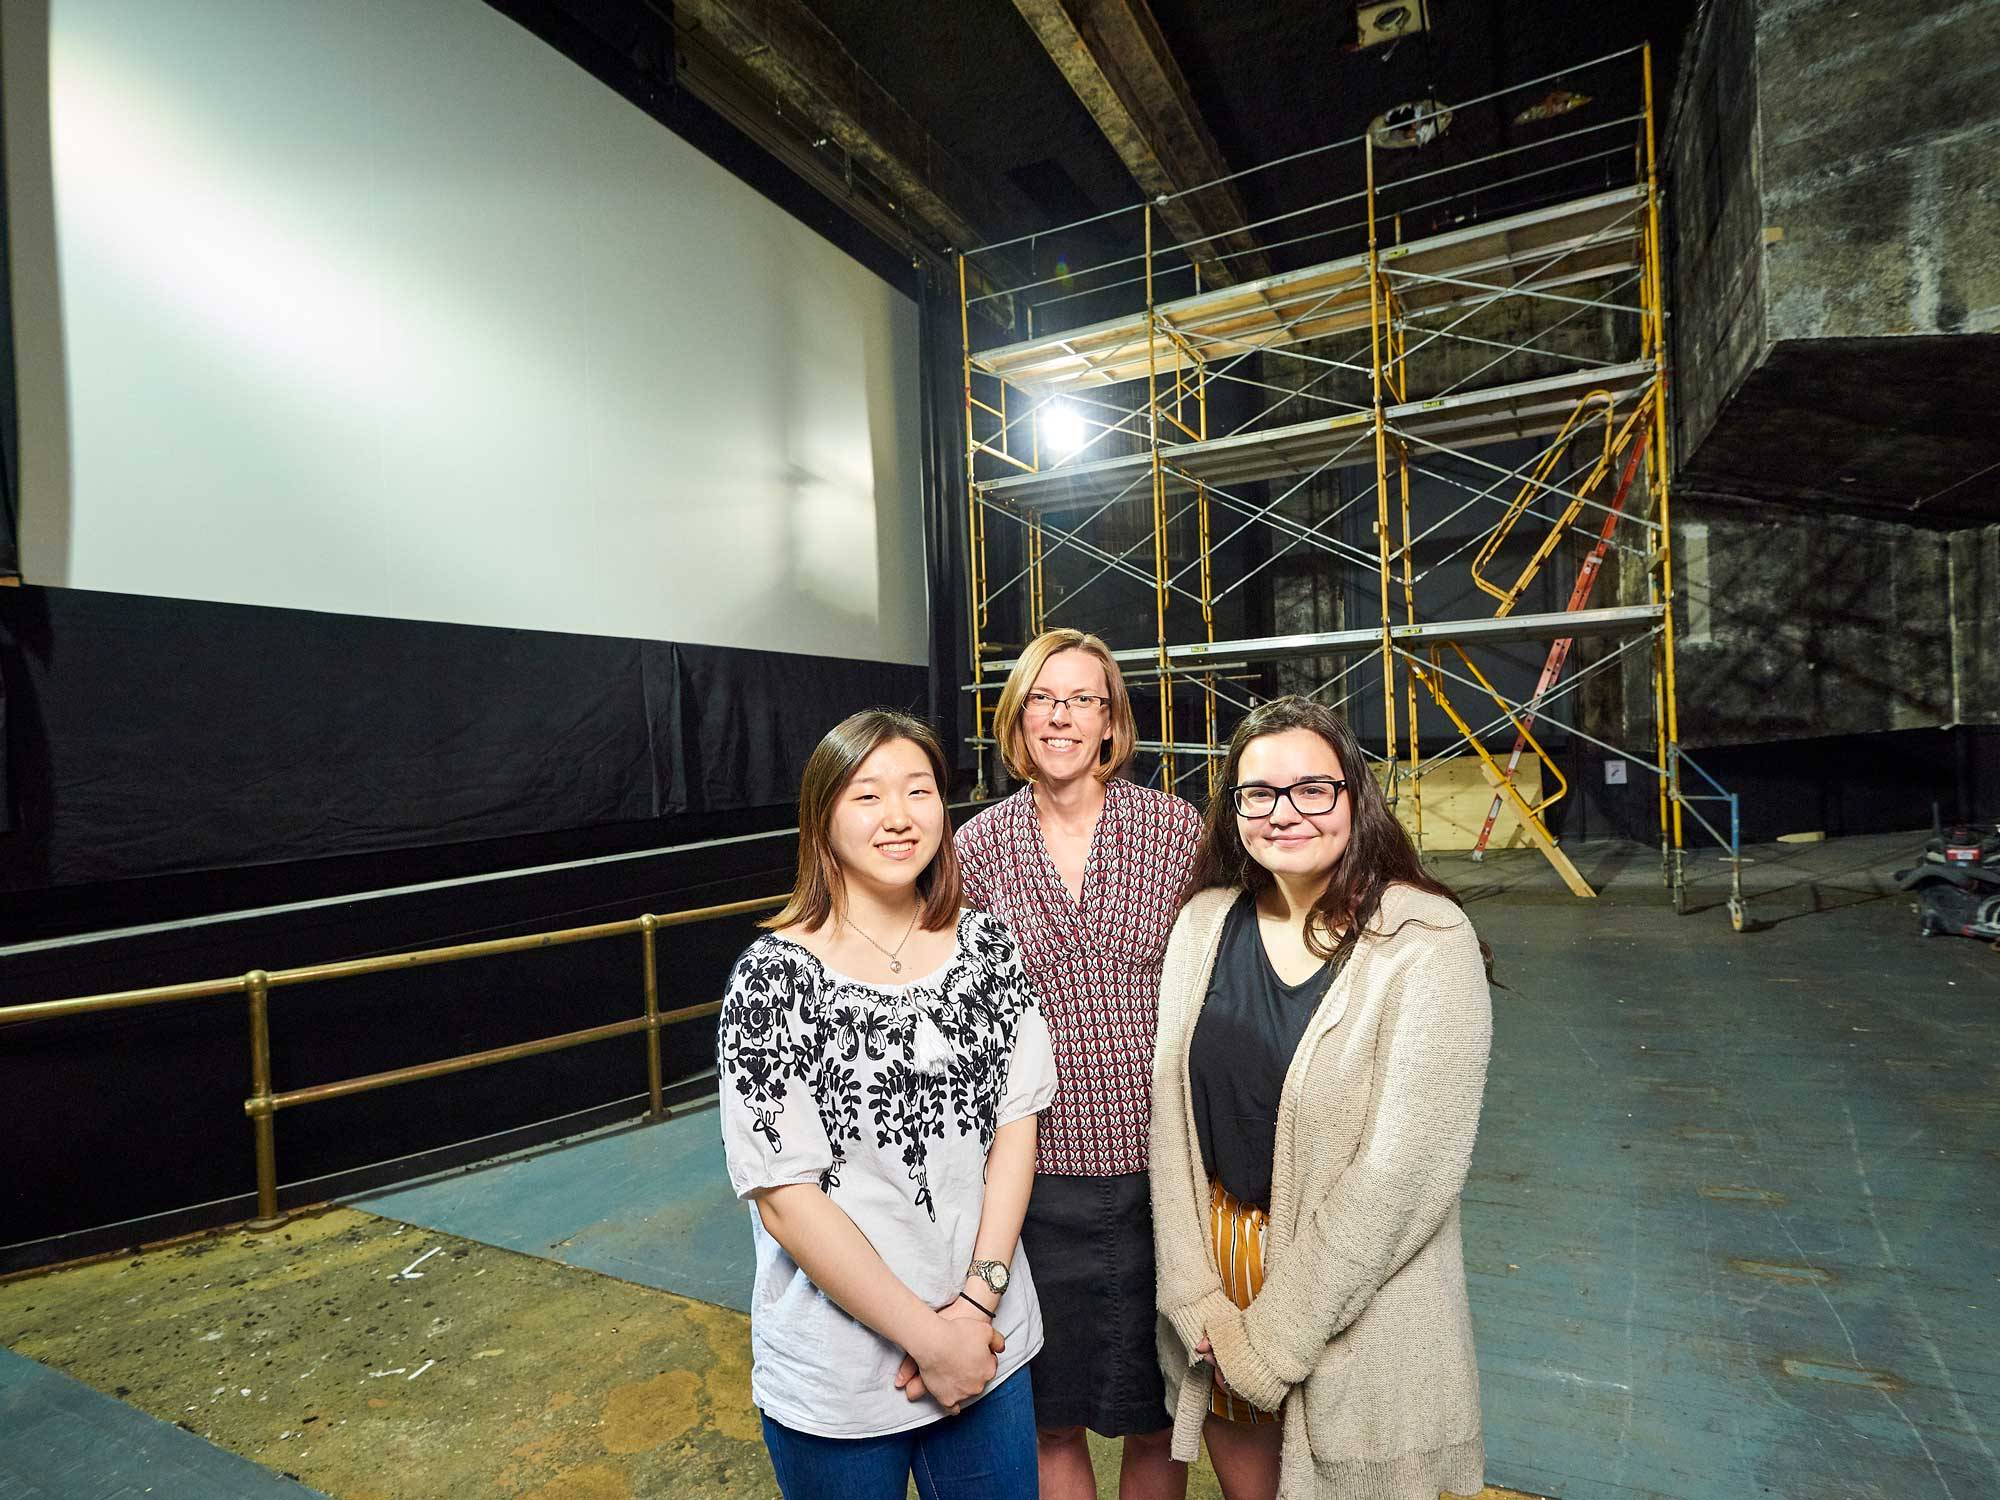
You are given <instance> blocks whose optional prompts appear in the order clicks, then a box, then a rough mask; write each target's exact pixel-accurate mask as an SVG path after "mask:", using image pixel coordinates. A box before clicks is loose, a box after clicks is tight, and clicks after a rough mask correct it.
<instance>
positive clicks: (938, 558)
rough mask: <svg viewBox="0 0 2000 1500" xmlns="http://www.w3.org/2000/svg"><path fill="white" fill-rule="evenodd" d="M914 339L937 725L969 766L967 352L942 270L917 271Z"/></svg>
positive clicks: (931, 704) (931, 703)
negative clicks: (962, 436) (963, 428)
mask: <svg viewBox="0 0 2000 1500" xmlns="http://www.w3.org/2000/svg"><path fill="white" fill-rule="evenodd" d="M915 291H916V297H917V338H918V343H919V344H920V345H921V354H920V360H919V364H920V370H921V377H920V378H921V396H920V405H921V407H922V418H923V483H924V582H925V586H926V589H927V591H928V594H929V598H930V613H931V639H930V684H929V699H928V709H929V717H930V721H931V723H932V724H934V725H936V726H937V731H938V733H939V734H940V735H943V736H944V737H945V739H946V740H947V741H948V742H949V743H948V745H947V749H948V751H949V753H950V754H951V755H952V756H953V757H954V763H955V764H958V765H961V766H964V765H967V764H969V763H970V761H969V757H968V756H967V753H966V751H965V736H966V735H968V734H970V733H971V711H970V705H969V704H968V703H967V701H966V695H965V694H964V693H963V692H962V691H960V687H961V684H963V683H964V682H966V681H967V679H968V675H969V672H968V665H967V655H966V652H967V646H968V642H967V636H966V616H965V601H966V596H967V593H968V590H969V587H970V585H969V583H968V581H967V579H966V576H965V469H964V464H963V459H962V456H961V455H962V452H963V450H962V448H961V447H960V443H959V433H958V426H959V423H960V422H961V421H963V420H964V413H963V407H962V406H961V402H962V400H963V391H962V388H961V387H962V384H963V375H962V351H961V349H960V347H959V324H958V306H957V299H956V294H955V292H953V291H952V290H951V289H949V288H947V287H946V286H945V284H944V282H943V278H942V277H941V275H940V274H939V269H938V268H937V267H934V266H932V267H927V266H923V265H919V266H918V267H917V269H916V276H915Z"/></svg>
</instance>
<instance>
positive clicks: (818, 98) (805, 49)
mask: <svg viewBox="0 0 2000 1500" xmlns="http://www.w3.org/2000/svg"><path fill="white" fill-rule="evenodd" d="M674 16H675V19H676V21H677V23H678V24H680V25H681V26H683V27H690V26H691V27H694V28H698V29H699V30H700V31H701V32H702V33H703V35H704V37H705V38H706V40H707V41H708V42H710V43H711V44H713V45H714V46H715V47H716V48H717V49H718V50H719V51H721V52H723V53H725V54H727V55H728V56H729V57H731V58H732V59H734V60H735V62H736V63H737V64H739V65H740V66H741V67H742V68H743V69H744V70H745V71H746V72H748V73H749V74H751V75H752V76H753V77H755V78H756V79H757V80H758V81H759V82H760V83H761V84H762V85H763V86H765V87H767V88H768V89H770V90H771V92H772V95H773V96H774V98H775V99H776V100H777V102H778V104H779V107H780V108H781V109H787V110H795V111H796V112H797V113H798V114H799V115H800V116H801V117H803V118H804V119H807V120H810V121H812V122H813V124H814V125H815V126H816V127H817V128H818V129H819V130H820V131H822V132H823V133H824V134H825V135H826V137H827V138H828V140H829V142H830V143H831V144H834V145H837V146H839V147H840V149H841V150H842V151H843V152H845V153H846V154H847V156H848V157H849V158H851V159H852V160H853V161H854V162H856V163H858V164H859V165H861V166H863V167H865V168H866V169H867V171H868V173H869V175H870V176H872V177H873V178H874V179H875V180H876V181H877V182H879V183H881V184H882V186H883V187H884V188H886V189H887V190H888V192H889V193H890V194H891V195H893V198H894V200H895V205H894V206H895V208H896V211H897V212H899V213H903V212H906V213H908V214H909V215H910V216H911V217H912V218H913V219H915V220H917V221H919V222H920V223H921V225H922V226H923V227H924V228H925V229H926V230H927V231H928V232H929V233H930V235H931V236H932V237H933V238H934V239H935V240H936V243H937V245H938V246H939V247H942V248H947V249H959V250H963V249H969V248H971V247H973V246H976V245H979V244H981V243H983V242H984V241H985V240H986V239H987V238H988V236H987V235H986V234H984V233H983V232H982V231H981V230H980V228H979V227H978V224H977V221H976V220H975V219H974V218H973V216H972V213H971V211H970V207H969V205H972V204H976V203H979V202H982V201H984V199H985V198H986V196H987V194H986V193H984V192H983V191H982V190H981V189H980V188H979V186H978V183H977V182H976V180H975V179H974V178H973V176H972V174H971V173H969V172H967V171H966V170H965V168H964V167H962V166H960V165H959V164H958V163H957V162H956V161H954V160H953V159H952V158H951V156H950V155H949V154H947V153H946V151H945V150H944V148H943V147H941V146H939V145H938V143H937V142H936V141H935V140H934V139H933V138H932V137H931V135H930V134H929V132H927V131H926V130H925V129H924V128H923V127H922V126H921V125H919V124H917V122H916V121H915V120H914V119H912V118H911V116H910V114H909V112H908V111H907V110H905V109H904V108H903V107H902V106H901V105H900V104H898V103H897V102H896V101H895V100H894V99H893V98H891V97H890V96H889V94H888V93H887V91H885V90H884V89H883V88H882V86H881V85H880V84H878V83H876V82H875V80H874V79H872V78H870V77H869V76H868V75H867V74H866V73H864V72H863V71H862V70H861V66H860V64H858V63H856V62H855V60H854V58H853V57H852V56H851V55H850V54H849V53H848V51H847V49H846V48H845V47H843V46H842V45H841V44H840V42H839V40H838V38H836V37H835V36H834V34H833V33H832V32H831V31H829V30H827V28H826V27H825V26H824V25H823V24H821V22H820V21H819V20H818V18H817V17H815V16H814V15H813V14H812V13H811V12H810V11H808V10H807V9H806V8H805V6H804V5H802V4H800V3H799V0H675V4H674Z"/></svg>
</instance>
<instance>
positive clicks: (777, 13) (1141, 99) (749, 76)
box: [492, 0, 1695, 281]
mask: <svg viewBox="0 0 2000 1500" xmlns="http://www.w3.org/2000/svg"><path fill="white" fill-rule="evenodd" d="M492 3H494V4H496V5H497V6H499V8H501V9H503V10H505V11H508V12H509V13H511V14H515V15H517V16H518V17H520V18H521V19H523V20H524V22H526V23H527V24H530V25H533V26H535V27H536V29H538V30H540V31H542V32H543V33H544V34H545V35H550V36H551V37H552V39H553V38H555V37H557V36H559V35H560V34H563V33H567V34H573V35H575V34H581V35H587V36H588V37H589V38H591V39H592V44H593V45H592V49H591V50H593V51H595V52H597V53H600V54H602V55H606V56H609V57H611V58H613V59H614V60H618V61H622V60H623V59H625V58H630V59H634V60H636V61H637V62H638V63H640V64H641V65H642V66H651V65H654V64H656V63H657V60H658V57H659V56H660V54H661V53H662V51H663V50H665V51H668V52H671V53H672V54H673V55H674V57H675V62H676V67H677V73H676V77H675V79H674V80H671V81H672V82H678V83H679V84H680V85H683V86H686V87H687V88H688V89H689V91H690V92H692V93H694V94H696V95H697V96H698V97H701V98H703V99H704V100H705V101H706V102H708V103H709V104H710V105H711V106H712V107H717V108H719V109H721V111H722V112H723V113H724V114H725V115H727V116H728V117H729V118H731V119H732V120H733V121H734V122H735V123H736V124H737V125H738V126H739V128H743V129H745V130H746V131H747V132H748V133H750V134H752V135H753V136H754V137H756V138H757V139H758V140H759V142H760V144H762V145H763V146H765V148H766V149H768V150H771V151H772V152H773V154H775V155H778V156H780V157H781V158H783V159H785V160H787V162H788V164H789V165H790V166H791V168H792V169H793V170H794V171H796V172H798V173H799V174H800V175H801V176H802V177H805V178H806V179H807V180H809V181H811V182H813V183H814V185H815V186H816V187H817V188H818V189H819V190H820V191H821V192H822V193H824V194H825V195H826V196H827V197H829V198H831V199H833V200H835V201H841V202H844V203H846V204H847V205H848V206H850V207H854V208H856V209H857V210H858V212H857V216H858V217H861V218H863V219H864V221H866V222H868V223H869V227H870V228H871V230H873V232H875V233H876V234H878V235H879V236H881V237H883V238H885V239H887V240H889V241H891V242H892V243H895V242H896V241H897V239H898V236H899V235H900V236H901V237H902V238H903V240H904V242H905V243H906V244H907V245H910V246H921V247H924V248H928V249H930V250H933V251H943V250H955V249H964V248H967V242H968V240H972V239H977V240H979V241H981V242H986V243H990V242H992V241H994V240H999V239H1010V238H1013V237H1014V236H1017V235H1025V234H1030V233H1036V232H1039V231H1048V230H1052V229H1056V228H1057V227H1058V226H1062V225H1065V224H1069V223H1071V222H1072V221H1074V220H1076V219H1079V218H1085V217H1089V216H1092V215H1095V214H1102V213H1107V212H1109V211H1112V210H1116V209H1121V208H1128V207H1130V206H1132V205H1134V204H1137V203H1138V202H1140V201H1141V200H1142V199H1144V198H1149V197H1154V196H1157V195H1158V194H1160V193H1162V192H1166V191H1170V190H1174V189H1177V188H1186V187H1191V186H1194V185H1195V184H1196V183H1197V182H1201V181H1207V180H1210V179H1211V178H1212V177H1213V176H1214V175H1216V174H1217V173H1236V172H1242V171H1244V170H1245V169H1246V168H1250V167H1254V166H1259V165H1261V164H1263V163H1267V162H1271V161H1273V160H1275V159H1277V158H1280V157H1283V156H1287V155H1290V154H1292V153H1295V152H1299V151H1303V150H1307V149H1309V148H1311V147H1314V146H1319V145H1323V144H1325V143H1327V142H1330V141H1334V140H1338V139H1341V138H1344V137H1349V136H1352V135H1354V134H1356V133H1357V132H1359V131H1361V130H1363V129H1364V128H1365V127H1366V126H1367V123H1368V122H1369V120H1371V119H1372V118H1373V117H1374V116H1376V115H1377V114H1379V113H1381V111H1383V110H1384V109H1387V108H1389V107H1391V106H1392V105H1396V104H1400V103H1404V102H1407V101H1411V100H1415V99H1421V98H1425V97H1432V98H1437V99H1442V100H1445V101H1447V102H1450V101H1456V100H1462V99H1466V98H1470V97H1472V96H1475V95H1479V94H1484V93H1486V92H1488V91H1490V90H1493V89H1495V88H1497V87H1499V86H1501V85H1502V84H1516V83H1520V82H1523V81H1525V80H1528V79H1531V78H1534V77H1537V76H1539V75H1541V74H1544V73H1548V72H1551V71H1553V70H1555V69H1558V68H1562V67H1565V66H1568V65H1571V64H1575V63H1578V62H1581V61H1584V60H1586V59H1589V58H1591V57H1594V56H1597V55H1600V54H1602V53H1605V52H1608V51H1612V50H1615V49H1617V48H1621V47H1627V46H1632V45H1634V44H1636V43H1638V42H1641V41H1645V40H1648V39H1650V40H1651V41H1652V42H1653V44H1654V51H1655V59H1654V64H1655V88H1656V96H1657V98H1658V100H1659V102H1660V106H1661V113H1662V114H1664V108H1665V102H1666V100H1667V98H1668V97H1669V96H1670V93H1671V87H1672V80H1673V71H1674V67H1675V64H1676V61H1677V57H1678V53H1679V50H1680V41H1681V37H1682V34H1683V32H1684V31H1685V29H1686V24H1687V21H1688V18H1689V16H1690V15H1691V14H1692V12H1693V10H1694V8H1695V0H1623V3H1619V4H1610V5H1606V4H1594V3H1577V0H1429V5H1430V18H1431V27H1430V29H1429V30H1428V31H1425V32H1421V33H1417V34H1413V35H1410V36H1407V37H1405V38H1403V39H1402V40H1400V41H1397V42H1395V43H1393V44H1390V45H1384V46H1375V47H1369V48H1365V49H1357V48H1356V47H1355V46H1354V41H1355V37H1356V22H1355V12H1354V6H1353V4H1352V0H1333V3H1319V4H1313V3H1289V4H1278V3H1241V4H1228V5H1218V4H1215V3H1212V0H915V3H911V4H905V5H893V6H892V5H883V4H881V3H880V0H672V3H670V0H492ZM552 18H553V19H552ZM570 50H572V51H574V49H570ZM579 60H580V61H581V60H584V59H581V58H580V59H579ZM585 65H586V66H593V67H594V65H593V63H591V62H589V61H586V63H585ZM1619 71H1620V73H1621V75H1622V76H1621V77H1619V78H1616V79H1614V78H1611V77H1604V78H1602V79H1600V80H1599V83H1597V84H1583V85H1581V87H1583V88H1584V89H1585V90H1586V91H1589V92H1592V93H1593V98H1592V100H1591V102H1590V103H1589V104H1588V105H1586V106H1584V107H1583V108H1581V109H1579V110H1578V111H1576V112H1575V113H1574V114H1572V115H1569V116H1565V117H1563V118H1562V119H1561V120H1560V121H1557V122H1552V123H1544V124H1541V125H1537V126H1533V127H1529V128H1528V130H1527V131H1526V133H1525V135H1526V138H1537V139H1547V138H1548V137H1550V136H1552V135H1557V134H1561V133H1564V132H1566V131H1569V130H1572V129H1575V128H1576V127H1578V126H1585V125H1589V124H1591V123H1593V122H1594V121H1597V120H1602V119H1607V118H1609V117H1610V116H1612V115H1614V114H1619V113H1625V112H1628V111H1630V110H1631V109H1633V108H1635V107H1636V106H1637V104H1638V102H1639V99H1638V88H1637V69H1636V67H1633V66H1630V65H1627V66H1625V67H1624V68H1622V69H1621V70H1619ZM662 81H663V82H668V81H669V80H662ZM1600 84H1601V86H1599V85H1600ZM724 96H728V97H724ZM1522 102H1523V98H1522V97H1516V98H1514V99H1512V100H1509V101H1507V103H1506V105H1505V107H1502V106H1500V105H1497V104H1496V105H1493V106H1488V107H1483V108H1479V109H1473V110H1464V111H1461V112H1460V114H1459V117H1458V118H1457V119H1456V120H1455V121H1454V122H1453V124H1452V127H1451V130H1450V131H1449V133H1448V134H1447V135H1446V136H1445V137H1444V138H1443V139H1441V140H1439V141H1437V142H1434V143H1432V144H1431V145H1430V146H1427V147H1426V148H1424V150H1423V151H1421V152H1398V153H1394V155H1395V156H1396V157H1398V158H1401V159H1402V161H1401V162H1399V163H1395V164H1392V166H1391V168H1390V170H1404V171H1415V170H1429V169H1432V168H1435V167H1438V166H1442V165H1448V164H1450V163H1453V162H1462V161H1466V160H1469V159H1471V158H1473V157H1475V156H1479V155H1482V154H1484V153H1486V152H1488V151H1492V150H1494V149H1498V148H1502V147H1505V146H1507V145H1510V144H1514V143H1515V141H1516V140H1517V139H1519V138H1523V134H1524V133H1523V131H1522V129H1521V127H1518V126H1516V125H1514V124H1513V123H1512V120H1511V115H1512V112H1513V111H1514V110H1515V109H1517V108H1518V107H1519V106H1520V104H1521V103H1522ZM759 110H762V111H763V112H764V113H765V114H766V115H767V116H768V118H767V119H764V120H762V121H761V122H759V121H755V120H752V119H751V118H750V117H751V116H753V115H755V114H757V113H758V111H759ZM1606 139H1608V136H1598V137H1594V138H1591V139H1589V140H1588V141H1586V142H1582V143H1579V144H1578V145H1577V146H1576V147H1574V148H1557V152H1558V154H1569V155H1577V154H1581V153H1582V152H1583V151H1585V150H1589V149H1600V148H1601V145H1602V143H1603V142H1604V141H1605V140H1606ZM1419 158H1421V165H1420V166H1413V165H1408V163H1415V162H1417V161H1418V159H1419ZM1547 159H1548V158H1544V157H1538V158H1537V160H1538V161H1543V160H1547ZM1360 170H1361V163H1360V159H1359V153H1358V152H1347V153H1338V154H1331V155H1323V156H1316V157H1313V158H1310V159H1308V160H1306V161H1304V162H1300V163H1297V164H1295V165H1292V166H1290V167H1282V168H1278V169H1275V170H1269V171H1262V172H1258V173H1255V174H1253V175H1251V176H1248V177H1244V178H1242V179H1240V180H1239V181H1237V182H1236V183H1234V184H1232V185H1231V187H1230V189H1229V190H1227V191H1224V192H1205V193H1202V194H1200V195H1197V197H1196V198H1195V199H1194V200H1191V201H1188V200H1184V201H1182V202H1179V203H1176V204H1175V205H1174V206H1173V209H1172V211H1171V213H1169V212H1164V211H1163V214H1162V220H1163V222H1162V224H1161V225H1160V226H1158V228H1159V235H1158V238H1159V239H1160V240H1161V241H1167V240H1175V241H1178V240H1182V239H1188V238H1195V239H1198V240H1200V241H1201V242H1202V248H1201V249H1199V250H1198V251H1197V252H1196V254H1197V258H1206V259H1208V262H1209V263H1208V264H1207V265H1206V266H1205V267H1204V270H1205V273H1206V274H1205V279H1206V280H1209V281H1216V280H1229V279H1236V278H1237V277H1240V276H1242V275H1247V274H1259V273H1261V272H1263V271H1264V270H1266V269H1268V268H1277V269H1284V268H1287V267H1288V266H1290V265H1293V264H1304V263H1308V262H1310V261H1311V260H1313V259H1316V258H1319V255H1318V254H1316V253H1315V247H1311V246H1305V247H1300V248H1297V249H1294V250H1290V251H1287V250H1286V249H1284V248H1283V247H1280V249H1279V250H1277V251H1275V252H1271V253H1269V255H1268V258H1267V254H1266V252H1265V250H1264V249H1263V247H1262V245H1261V244H1257V243H1252V240H1253V238H1258V237H1257V236H1254V235H1251V236H1245V235H1241V234H1237V235H1234V236H1233V237H1225V236H1229V232H1230V231H1231V230H1233V229H1235V228H1236V227H1237V226H1239V225H1240V224H1242V223H1243V222H1245V221H1246V220H1248V221H1252V222H1254V221H1256V220H1259V219H1263V218H1267V217H1269V216H1270V215H1271V214H1273V213H1277V212H1281V211H1284V210H1285V209H1289V208H1296V207H1297V206H1299V205H1300V204H1301V203H1308V202H1313V201H1316V200H1319V199H1324V198H1326V197H1328V196H1331V195H1333V194H1335V193H1338V192H1342V191H1347V190H1352V189H1354V188H1358V187H1359V185H1360V180H1359V174H1360ZM1593 171H1594V172H1596V174H1597V176H1598V177H1601V176H1602V175H1603V171H1604V169H1603V167H1602V166H1598V167H1595V168H1579V169H1578V174H1577V180H1576V181H1575V182H1564V181H1561V180H1559V179H1544V181H1543V184H1542V185H1543V186H1545V187H1547V188H1549V189H1551V190H1552V191H1554V192H1557V193H1560V192H1562V191H1563V190H1564V189H1567V190H1569V191H1580V190H1584V189H1585V188H1587V187H1588V186H1591V185H1595V183H1594V180H1593V179H1592V177H1591V173H1592V172H1593ZM1460 180H1464V179H1460ZM1627 180H1629V175H1628V176H1627ZM1488 206H1489V205H1487V204H1485V203H1476V204H1475V203H1472V202H1470V201H1466V202H1459V203H1455V204H1451V205H1446V206H1445V207H1444V208H1442V209H1440V210H1439V215H1440V217H1442V218H1443V219H1444V220H1445V221H1449V220H1450V219H1451V217H1453V215H1462V214H1464V213H1466V212H1468V211H1470V212H1482V213H1483V212H1485V211H1486V209H1487V208H1488ZM1139 223H1140V221H1139V216H1138V215H1137V214H1126V215H1123V216H1120V217H1118V218H1115V219H1112V220H1109V221H1106V222H1103V223H1100V224H1097V225H1092V226H1086V227H1083V228H1081V229H1072V230H1064V231H1061V232H1060V233H1058V234H1055V235H1053V236H1051V237H1049V238H1047V239H1045V240H1043V241H1040V242H1038V243H1037V244H1036V245H1035V246H1034V247H1033V248H1032V251H1031V252H1029V253H1030V255H1031V256H1032V258H1033V260H1034V262H1035V264H1036V267H1037V268H1038V269H1046V268H1047V267H1048V266H1050V265H1053V264H1055V263H1056V262H1058V261H1061V262H1064V263H1066V264H1067V265H1069V266H1081V265H1088V264H1093V263H1095V262H1096V261H1097V260H1099V259H1101V258H1109V257H1112V256H1116V255H1125V254H1130V253H1132V252H1133V251H1134V250H1136V249H1137V248H1138V245H1139V239H1140V237H1139ZM1406 227H1407V226H1406ZM1211 237H1213V238H1211ZM1279 237H1280V238H1282V234H1280V235H1279ZM1261 238H1266V239H1268V238H1269V236H1268V235H1267V236H1263V237H1261ZM899 248H902V245H899ZM1225 251H1226V252H1228V253H1224V252H1225Z"/></svg>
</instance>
